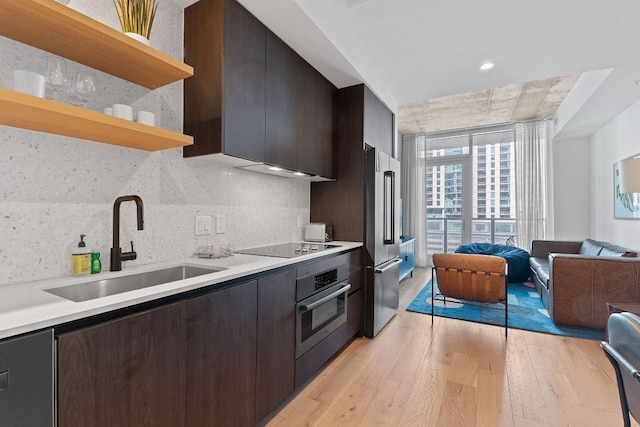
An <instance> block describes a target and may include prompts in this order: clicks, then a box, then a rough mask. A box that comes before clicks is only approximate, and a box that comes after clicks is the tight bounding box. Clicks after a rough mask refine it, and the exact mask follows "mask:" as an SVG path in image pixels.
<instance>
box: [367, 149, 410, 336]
mask: <svg viewBox="0 0 640 427" xmlns="http://www.w3.org/2000/svg"><path fill="white" fill-rule="evenodd" d="M365 158H366V160H365V221H364V222H365V249H366V251H365V281H364V285H365V286H364V298H365V318H364V332H365V335H366V336H368V337H375V336H376V335H377V334H378V332H380V330H381V329H382V328H383V327H384V326H385V325H386V324H387V323H388V322H389V320H391V318H392V317H393V316H395V314H396V312H397V311H398V305H399V300H400V297H399V294H400V283H399V282H400V281H399V267H400V262H401V260H400V257H399V241H400V162H398V161H397V160H396V159H394V158H393V157H391V156H389V155H387V154H386V153H383V152H381V151H378V150H376V149H375V148H368V149H367V150H366V153H365Z"/></svg>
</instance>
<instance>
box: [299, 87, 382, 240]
mask: <svg viewBox="0 0 640 427" xmlns="http://www.w3.org/2000/svg"><path fill="white" fill-rule="evenodd" d="M371 97H373V98H371ZM374 101H375V102H374ZM337 105H338V107H337V111H338V124H337V139H336V145H335V148H336V158H337V161H336V165H337V171H336V182H314V183H312V184H311V215H310V216H311V221H312V222H328V223H330V224H332V225H333V227H334V230H333V232H334V238H335V239H336V240H346V241H355V242H364V240H365V235H364V232H365V230H364V213H365V212H364V209H365V206H364V193H365V187H364V186H365V182H364V173H365V170H364V160H365V154H364V150H363V146H364V144H365V143H367V142H368V141H367V138H369V141H376V142H377V141H380V135H381V130H384V129H392V128H393V114H391V112H389V110H387V108H386V107H385V106H384V104H382V102H380V101H379V100H378V99H377V98H375V95H374V94H373V92H371V90H369V89H368V88H367V87H366V86H365V85H356V86H350V87H348V88H344V89H340V90H339V91H338V102H337ZM383 109H384V110H385V111H386V114H382V111H383ZM376 112H377V113H376ZM375 117H382V118H383V121H384V122H385V124H383V125H381V124H380V123H376V122H375ZM376 129H377V131H376ZM386 133H389V136H390V137H391V138H392V139H391V140H390V142H388V143H382V144H381V145H382V151H386V149H385V148H384V147H385V146H388V147H387V148H389V149H390V147H391V146H392V145H393V131H392V130H391V131H388V132H387V131H385V135H386ZM368 134H373V135H374V136H375V135H377V136H376V138H373V137H370V136H367V135H368ZM378 144H380V143H378ZM370 145H373V144H370ZM377 148H379V147H377Z"/></svg>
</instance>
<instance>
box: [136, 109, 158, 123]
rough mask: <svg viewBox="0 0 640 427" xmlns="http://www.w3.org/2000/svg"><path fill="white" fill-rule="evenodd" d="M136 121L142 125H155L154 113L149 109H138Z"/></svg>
mask: <svg viewBox="0 0 640 427" xmlns="http://www.w3.org/2000/svg"><path fill="white" fill-rule="evenodd" d="M136 121H137V122H138V123H142V124H143V125H148V126H155V125H156V115H155V114H153V113H152V112H150V111H138V114H137V115H136Z"/></svg>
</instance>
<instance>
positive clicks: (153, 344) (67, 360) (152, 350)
mask: <svg viewBox="0 0 640 427" xmlns="http://www.w3.org/2000/svg"><path fill="white" fill-rule="evenodd" d="M186 313H187V311H186V304H185V303H184V302H180V303H175V304H172V305H168V306H163V307H160V308H157V309H152V310H149V311H145V312H142V313H138V314H135V315H131V316H127V317H123V318H120V319H117V320H113V321H110V322H106V323H102V324H98V325H95V326H92V327H88V328H84V329H80V330H77V331H74V332H69V333H66V334H62V335H59V336H58V381H57V383H58V410H57V411H58V424H59V425H61V426H105V427H107V426H108V427H112V426H134V425H135V426H143V425H148V426H151V425H152V426H183V425H185V399H184V396H185V390H186V384H187V375H186V373H187V364H186V360H187V357H186V356H187V353H186V349H187V330H186Z"/></svg>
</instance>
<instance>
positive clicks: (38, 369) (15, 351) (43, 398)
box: [0, 329, 54, 427]
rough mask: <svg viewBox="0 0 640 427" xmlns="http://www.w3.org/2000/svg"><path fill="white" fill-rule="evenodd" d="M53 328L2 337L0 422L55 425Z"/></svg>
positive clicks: (12, 426) (9, 426) (14, 426)
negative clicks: (13, 336)
mask: <svg viewBox="0 0 640 427" xmlns="http://www.w3.org/2000/svg"><path fill="white" fill-rule="evenodd" d="M53 346H54V342H53V329H45V330H42V331H38V332H33V333H30V334H26V335H21V336H19V337H15V338H8V339H5V340H0V426H2V427H36V426H37V427H39V426H43V427H44V426H53V419H54V416H53V398H54V397H53V396H54V395H53V387H54V386H53V384H54V352H53Z"/></svg>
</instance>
